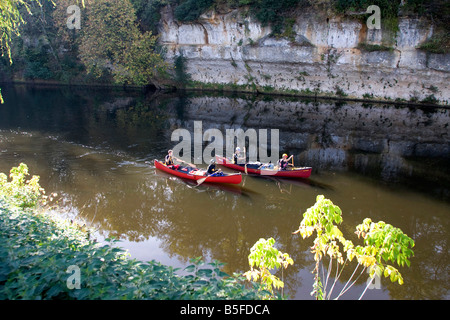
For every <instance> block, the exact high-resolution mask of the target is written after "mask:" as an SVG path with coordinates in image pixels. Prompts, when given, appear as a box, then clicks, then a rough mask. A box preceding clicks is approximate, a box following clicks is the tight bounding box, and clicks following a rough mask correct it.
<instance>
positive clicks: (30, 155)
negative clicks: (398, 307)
mask: <svg viewBox="0 0 450 320" xmlns="http://www.w3.org/2000/svg"><path fill="white" fill-rule="evenodd" d="M2 94H3V96H4V98H5V101H6V103H5V104H4V105H2V106H1V107H0V172H8V171H9V170H10V168H11V167H13V166H17V165H18V164H19V163H20V162H25V163H27V164H28V165H29V167H30V172H31V173H33V174H37V175H40V176H41V184H42V186H43V187H44V188H45V189H46V190H47V193H50V192H57V193H58V194H59V195H60V198H59V203H58V204H59V206H60V207H61V208H62V209H63V211H64V213H63V214H65V215H66V216H69V217H79V218H80V219H83V220H85V221H87V222H92V225H93V226H94V227H95V228H96V229H97V230H99V235H100V236H102V237H111V236H114V237H116V238H118V239H120V240H122V242H121V244H122V245H123V246H124V247H125V248H126V249H128V250H129V251H130V254H131V256H132V257H134V258H138V259H140V260H144V261H145V260H152V259H156V260H158V261H161V262H162V263H166V264H170V265H173V266H175V267H183V266H186V265H187V264H188V263H189V259H190V258H192V257H198V256H203V257H204V258H205V259H206V260H208V261H210V260H213V259H217V260H219V261H222V262H225V263H226V267H225V272H227V273H230V274H231V273H233V272H244V271H246V270H248V268H249V266H248V260H247V257H248V254H249V249H250V248H251V247H252V246H253V244H254V243H255V242H256V241H257V240H258V239H260V238H262V237H263V238H269V237H274V238H275V239H276V241H277V246H278V249H279V250H280V251H283V252H287V253H289V255H290V256H291V257H292V258H293V260H294V262H295V264H294V265H293V266H290V267H289V269H288V270H286V273H285V274H284V275H285V284H286V290H287V292H288V293H289V294H290V295H291V297H292V298H294V299H311V297H310V296H309V292H311V290H312V287H311V286H312V275H311V272H310V271H311V270H312V269H313V268H314V260H313V259H312V255H311V253H310V252H309V249H310V246H311V245H312V241H310V239H306V240H302V239H300V237H297V236H293V235H292V232H293V231H295V230H296V229H297V228H298V225H299V223H300V221H301V218H302V213H303V212H305V211H306V210H307V209H308V208H309V207H310V206H312V205H313V204H314V203H315V199H316V196H317V195H318V194H323V195H325V196H326V197H327V198H329V199H331V200H332V201H333V202H334V203H335V204H337V205H339V206H340V207H341V209H342V211H343V219H344V222H343V224H342V230H344V231H345V233H346V234H348V235H349V236H351V235H353V233H354V228H355V226H356V225H358V224H359V223H361V222H362V221H363V219H364V218H366V217H370V218H372V219H373V220H374V221H378V220H383V221H386V222H388V223H391V224H393V225H394V226H396V227H400V228H401V229H402V230H403V231H404V232H405V233H406V234H408V235H409V236H411V237H412V238H413V239H414V240H415V242H416V247H415V248H414V252H415V257H414V258H413V259H412V260H411V268H402V269H401V272H402V274H403V277H404V280H405V284H404V285H403V286H398V285H394V284H391V283H390V282H389V281H384V280H383V281H382V289H381V290H371V291H370V292H368V293H367V294H366V296H367V298H369V299H448V297H449V295H448V289H449V288H448V283H450V282H449V280H450V279H449V274H450V272H449V267H448V266H449V265H450V261H449V255H448V249H449V244H450V236H449V233H448V230H450V221H449V219H450V217H449V214H448V213H449V212H450V200H449V198H450V192H449V190H450V171H449V167H448V160H449V158H450V150H449V145H450V144H449V141H450V139H449V125H448V124H449V123H450V116H449V111H448V110H444V109H439V108H436V109H433V110H432V111H430V110H422V109H420V108H410V109H408V108H403V107H401V108H400V107H397V106H394V105H390V106H385V105H375V104H374V105H371V106H367V105H366V106H365V105H362V104H359V103H348V104H346V103H344V104H343V103H340V104H339V105H335V104H334V103H333V102H331V101H318V102H310V101H309V102H305V101H302V100H300V99H294V98H277V99H275V98H274V99H270V100H267V99H264V98H260V97H254V96H252V97H249V96H245V95H234V96H225V95H217V94H216V95H211V94H207V95H194V94H188V95H183V96H178V95H164V94H160V93H158V94H149V95H142V94H141V93H133V92H126V91H109V90H103V89H96V90H81V89H76V88H70V89H68V88H64V89H55V88H31V89H30V88H28V87H26V86H14V87H10V86H6V87H4V88H3V87H2ZM193 121H202V123H203V127H204V128H205V130H206V129H207V128H217V129H219V130H220V131H221V132H223V133H224V132H225V131H226V130H227V129H236V128H242V129H243V130H247V129H248V128H255V129H272V128H275V129H279V130H280V152H283V153H284V152H286V153H289V154H295V155H296V159H295V163H299V164H302V165H305V166H311V167H313V173H312V175H311V177H310V178H309V179H304V180H289V179H279V178H273V177H252V176H243V181H242V183H241V185H238V186H228V185H212V184H209V183H203V184H201V185H200V186H198V185H196V184H193V183H192V181H183V180H180V179H178V178H176V177H172V176H169V175H167V174H165V173H163V172H158V171H156V170H155V168H154V166H153V165H148V164H146V163H145V162H146V161H149V160H152V159H155V158H158V159H161V158H162V157H163V156H164V155H165V154H166V152H167V150H168V149H172V148H173V146H174V144H176V143H177V142H174V141H172V140H171V134H172V132H173V131H174V130H175V129H177V128H184V129H187V130H188V131H189V132H190V133H191V135H192V136H193V134H194V131H193ZM204 166H205V167H206V165H204ZM365 280H366V279H363V277H361V280H359V282H358V285H364V283H365ZM360 293H361V292H360V291H358V292H353V293H352V292H351V291H349V293H348V294H349V296H348V298H354V297H356V298H357V297H359V294H360Z"/></svg>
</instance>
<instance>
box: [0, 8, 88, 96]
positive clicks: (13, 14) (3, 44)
mask: <svg viewBox="0 0 450 320" xmlns="http://www.w3.org/2000/svg"><path fill="white" fill-rule="evenodd" d="M51 1H52V0H51ZM84 1H85V0H76V3H80V2H81V3H82V5H83V6H84ZM32 3H36V4H38V5H39V6H42V5H41V2H40V0H14V1H12V0H0V33H1V34H0V50H1V53H2V57H4V56H5V55H6V56H7V57H8V59H9V63H10V64H12V57H11V40H12V38H13V36H20V26H21V25H22V24H23V23H24V20H23V18H22V15H21V13H20V8H21V7H24V8H25V9H26V10H27V12H28V13H29V14H31V11H30V4H32ZM52 3H53V4H54V2H53V1H52ZM2 103H4V101H3V97H2V92H1V89H0V104H2Z"/></svg>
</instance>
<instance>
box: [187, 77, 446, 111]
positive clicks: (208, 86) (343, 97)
mask: <svg viewBox="0 0 450 320" xmlns="http://www.w3.org/2000/svg"><path fill="white" fill-rule="evenodd" d="M184 90H186V91H194V92H203V91H205V92H219V93H249V94H256V95H266V96H275V97H282V96H286V97H298V98H306V99H314V100H317V99H323V100H336V101H343V102H345V101H348V102H363V103H377V104H392V105H401V106H415V107H433V108H450V105H448V104H439V101H437V100H436V99H435V98H433V96H428V97H426V98H424V99H422V100H420V101H419V100H418V99H410V100H408V101H407V100H405V99H402V98H397V99H395V100H393V99H390V98H385V99H382V98H374V97H373V95H372V96H371V95H367V96H365V97H363V98H358V97H356V96H349V95H347V94H345V93H342V92H338V93H340V94H335V93H333V92H322V91H319V90H315V91H311V90H309V89H306V90H295V89H276V88H274V87H271V86H265V87H259V86H252V85H237V84H232V83H203V82H200V81H190V82H189V83H188V84H187V85H186V87H185V88H184Z"/></svg>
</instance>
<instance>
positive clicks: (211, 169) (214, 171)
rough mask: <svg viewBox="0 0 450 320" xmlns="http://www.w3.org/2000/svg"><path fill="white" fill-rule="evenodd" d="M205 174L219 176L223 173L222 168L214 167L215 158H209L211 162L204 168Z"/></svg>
mask: <svg viewBox="0 0 450 320" xmlns="http://www.w3.org/2000/svg"><path fill="white" fill-rule="evenodd" d="M206 175H208V176H221V175H223V172H222V170H221V169H217V168H216V160H214V159H211V163H210V165H209V166H208V170H206Z"/></svg>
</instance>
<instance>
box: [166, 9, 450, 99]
mask: <svg viewBox="0 0 450 320" xmlns="http://www.w3.org/2000/svg"><path fill="white" fill-rule="evenodd" d="M159 33H160V41H161V44H163V45H164V46H166V47H167V49H168V52H167V58H168V59H173V58H174V57H176V56H178V55H180V54H181V53H182V54H183V56H184V57H185V58H186V59H187V73H189V74H190V75H191V78H192V80H195V81H199V82H203V83H220V84H230V85H251V86H253V87H255V88H269V89H271V90H279V91H287V92H289V91H291V90H295V91H296V92H299V93H302V92H303V93H311V92H313V93H314V92H317V93H318V94H319V95H329V96H330V95H331V96H333V95H335V96H346V97H349V98H374V99H380V100H396V99H397V100H399V101H421V100H427V99H428V100H435V99H437V100H439V103H440V104H443V105H448V104H449V103H450V89H449V79H450V77H449V71H450V54H431V53H427V52H424V51H422V50H419V49H417V47H418V46H419V45H420V44H421V43H423V42H424V41H426V40H427V39H428V38H429V37H431V35H432V34H433V27H432V25H431V24H430V23H429V22H427V21H426V20H423V19H419V18H400V19H399V31H398V32H397V33H394V32H390V31H389V30H386V29H385V28H384V27H383V21H382V29H379V30H377V29H368V28H367V26H366V24H365V22H364V21H360V20H356V19H352V18H349V17H340V16H335V15H334V16H327V13H326V12H322V13H321V12H308V11H306V12H303V13H301V14H300V15H298V16H297V18H296V20H295V23H294V25H293V32H292V35H291V36H290V37H289V39H288V38H282V37H280V38H275V37H272V36H271V29H270V27H262V26H261V24H260V23H258V21H255V20H254V19H253V18H251V17H250V16H248V15H245V14H244V13H243V11H242V9H241V10H239V9H236V10H232V11H230V12H228V13H224V14H217V13H215V12H214V11H210V12H208V13H206V14H204V15H202V16H201V17H200V19H199V20H198V21H197V22H194V23H179V22H178V21H176V20H175V19H174V17H173V9H172V8H171V7H170V6H167V7H165V8H164V9H163V10H162V19H161V23H160V30H159ZM382 43H383V44H386V43H388V45H384V47H378V49H376V47H375V46H373V45H376V44H382Z"/></svg>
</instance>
